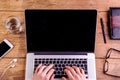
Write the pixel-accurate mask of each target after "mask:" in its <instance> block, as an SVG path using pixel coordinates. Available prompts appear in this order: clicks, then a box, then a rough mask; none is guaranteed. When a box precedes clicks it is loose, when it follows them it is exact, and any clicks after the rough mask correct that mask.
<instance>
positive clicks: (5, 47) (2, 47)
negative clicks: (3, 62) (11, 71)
mask: <svg viewBox="0 0 120 80" xmlns="http://www.w3.org/2000/svg"><path fill="white" fill-rule="evenodd" d="M9 49H10V46H8V45H7V44H6V43H5V42H4V41H3V42H1V43H0V57H1V56H2V55H3V54H4V53H5V52H7V51H8V50H9Z"/></svg>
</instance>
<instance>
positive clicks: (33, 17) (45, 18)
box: [25, 9, 97, 80]
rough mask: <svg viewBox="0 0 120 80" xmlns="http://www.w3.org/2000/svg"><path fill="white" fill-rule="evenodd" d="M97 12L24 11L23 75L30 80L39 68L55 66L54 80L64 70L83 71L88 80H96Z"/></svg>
mask: <svg viewBox="0 0 120 80" xmlns="http://www.w3.org/2000/svg"><path fill="white" fill-rule="evenodd" d="M96 18H97V11H96V10H70V9H58V10H57V9H52V10H49V9H26V10H25V27H26V44H27V46H26V47H27V54H26V55H27V56H26V58H27V59H26V73H25V80H31V79H32V76H33V74H34V70H35V69H36V67H37V66H38V65H39V64H41V63H42V64H43V65H49V64H54V69H55V73H54V74H55V80H60V79H61V77H62V76H65V77H67V75H66V74H65V72H64V68H65V66H78V67H82V68H83V69H84V71H85V74H86V78H87V80H96V67H95V54H94V49H95V48H94V47H95V33H96Z"/></svg>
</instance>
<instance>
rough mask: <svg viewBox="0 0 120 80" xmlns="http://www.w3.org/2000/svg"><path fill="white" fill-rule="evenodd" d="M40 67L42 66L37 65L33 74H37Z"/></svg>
mask: <svg viewBox="0 0 120 80" xmlns="http://www.w3.org/2000/svg"><path fill="white" fill-rule="evenodd" d="M41 66H42V64H39V65H38V67H37V68H36V70H35V73H37V72H38V71H39V69H40V67H41Z"/></svg>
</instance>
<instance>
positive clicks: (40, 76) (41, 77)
mask: <svg viewBox="0 0 120 80" xmlns="http://www.w3.org/2000/svg"><path fill="white" fill-rule="evenodd" d="M52 67H53V64H50V65H49V66H43V65H42V64H40V65H39V66H38V67H37V68H36V70H35V73H34V75H33V78H32V80H54V76H55V75H54V74H53V73H54V69H52Z"/></svg>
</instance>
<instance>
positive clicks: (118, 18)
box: [109, 7, 120, 39]
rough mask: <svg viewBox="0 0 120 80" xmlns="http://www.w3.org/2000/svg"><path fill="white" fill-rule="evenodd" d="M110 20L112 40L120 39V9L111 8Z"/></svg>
mask: <svg viewBox="0 0 120 80" xmlns="http://www.w3.org/2000/svg"><path fill="white" fill-rule="evenodd" d="M109 19H110V22H109V23H110V37H111V39H120V7H119V8H118V7H117V8H116V7H111V8H110V11H109Z"/></svg>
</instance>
